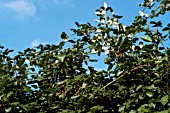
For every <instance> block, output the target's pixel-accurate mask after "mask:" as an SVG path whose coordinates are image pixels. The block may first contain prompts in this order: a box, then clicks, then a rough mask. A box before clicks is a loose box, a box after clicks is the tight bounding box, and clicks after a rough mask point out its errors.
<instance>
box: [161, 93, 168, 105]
mask: <svg viewBox="0 0 170 113" xmlns="http://www.w3.org/2000/svg"><path fill="white" fill-rule="evenodd" d="M167 102H168V95H165V96H164V97H162V98H161V103H162V105H165V104H167Z"/></svg>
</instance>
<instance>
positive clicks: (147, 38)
mask: <svg viewBox="0 0 170 113" xmlns="http://www.w3.org/2000/svg"><path fill="white" fill-rule="evenodd" d="M141 38H142V39H143V40H144V41H146V42H152V39H151V38H149V37H147V36H141Z"/></svg>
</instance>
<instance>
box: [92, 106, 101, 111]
mask: <svg viewBox="0 0 170 113" xmlns="http://www.w3.org/2000/svg"><path fill="white" fill-rule="evenodd" d="M103 108H104V107H103V106H93V107H92V108H90V111H92V112H95V111H98V110H99V111H100V110H102V109H103Z"/></svg>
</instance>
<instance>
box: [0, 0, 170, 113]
mask: <svg viewBox="0 0 170 113" xmlns="http://www.w3.org/2000/svg"><path fill="white" fill-rule="evenodd" d="M169 4H170V3H169V1H167V0H162V1H159V0H145V1H144V3H142V4H139V5H140V6H141V7H143V10H142V11H140V12H139V15H138V16H136V17H135V19H134V22H133V23H132V24H131V25H129V26H125V25H124V24H122V23H120V22H119V21H120V19H121V18H122V16H119V15H116V14H114V11H113V9H112V8H111V7H108V6H107V4H106V3H104V7H100V9H98V10H96V15H97V16H98V17H99V19H98V20H95V21H97V22H98V25H97V26H92V25H91V24H90V23H86V24H79V23H78V22H75V24H76V25H77V28H75V29H71V30H72V31H73V33H74V35H76V37H78V38H75V39H70V38H69V37H68V35H67V34H66V33H65V32H63V33H62V34H61V38H62V39H63V41H61V42H60V43H59V44H58V45H48V44H47V45H45V46H43V45H39V46H37V47H35V48H27V49H25V50H24V51H23V52H18V54H17V55H16V56H15V57H13V58H11V57H10V55H9V53H10V52H13V50H9V49H4V47H3V46H0V110H1V111H0V112H1V113H2V112H9V113H12V112H17V113H19V112H24V113H34V112H35V113H46V112H50V113H56V112H58V113H59V112H62V113H83V112H84V113H86V112H88V113H95V112H101V113H103V112H114V113H117V112H120V113H137V112H139V113H143V112H158V113H168V109H170V103H169V102H168V82H169V79H168V76H169V71H170V61H169V60H168V59H169V58H170V48H166V47H164V43H165V42H166V41H168V39H169V38H170V37H169V33H170V23H169V24H167V25H164V24H163V23H162V22H161V20H160V21H155V20H154V19H155V18H157V19H158V20H159V18H158V17H159V16H160V15H164V14H165V13H168V12H167V11H169V10H170V6H169ZM156 5H158V6H157V7H156V9H154V7H155V6H156ZM144 12H148V13H149V12H150V13H149V14H146V13H144ZM66 44H71V45H72V46H71V47H70V48H68V47H67V46H66ZM104 53H105V55H104ZM94 55H97V56H99V57H105V59H104V61H103V62H104V64H105V65H106V66H107V70H104V69H103V70H96V69H95V68H94V67H93V66H92V65H91V64H92V63H93V62H98V59H97V58H96V59H94V58H93V56H94ZM168 61H169V62H168Z"/></svg>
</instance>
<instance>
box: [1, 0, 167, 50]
mask: <svg viewBox="0 0 170 113" xmlns="http://www.w3.org/2000/svg"><path fill="white" fill-rule="evenodd" d="M104 1H105V2H106V3H107V4H108V6H111V7H112V8H113V9H114V12H115V13H116V14H118V15H122V16H124V18H123V19H121V20H122V23H125V24H127V25H128V24H130V23H131V22H132V21H133V18H134V16H135V15H137V14H138V12H139V10H140V8H139V7H138V3H139V2H141V1H143V0H0V44H1V45H4V46H5V47H7V48H10V49H14V50H15V52H17V51H22V50H24V49H25V48H27V47H32V46H34V45H37V44H40V43H42V44H46V43H50V44H52V43H54V44H57V43H58V42H59V41H60V34H61V32H62V31H65V32H66V33H68V34H71V31H70V28H74V27H75V24H74V22H75V21H78V22H79V23H86V22H90V23H92V24H94V19H95V18H96V16H95V10H96V9H97V8H99V7H100V6H103V2H104ZM164 21H165V23H168V22H169V20H168V15H167V16H166V17H165V18H164Z"/></svg>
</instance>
